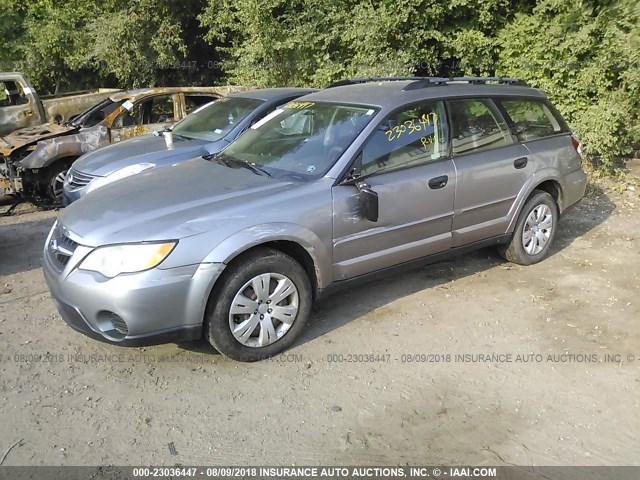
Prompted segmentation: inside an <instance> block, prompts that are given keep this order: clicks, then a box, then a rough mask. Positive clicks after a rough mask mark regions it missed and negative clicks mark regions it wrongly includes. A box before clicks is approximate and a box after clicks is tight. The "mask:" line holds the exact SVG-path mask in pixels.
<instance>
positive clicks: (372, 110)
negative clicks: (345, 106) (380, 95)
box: [366, 108, 375, 116]
mask: <svg viewBox="0 0 640 480" xmlns="http://www.w3.org/2000/svg"><path fill="white" fill-rule="evenodd" d="M374 111H375V110H374V109H373V108H372V109H371V110H367V113H366V115H367V116H369V115H373V112H374Z"/></svg>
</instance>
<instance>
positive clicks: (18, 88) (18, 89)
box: [0, 78, 31, 108]
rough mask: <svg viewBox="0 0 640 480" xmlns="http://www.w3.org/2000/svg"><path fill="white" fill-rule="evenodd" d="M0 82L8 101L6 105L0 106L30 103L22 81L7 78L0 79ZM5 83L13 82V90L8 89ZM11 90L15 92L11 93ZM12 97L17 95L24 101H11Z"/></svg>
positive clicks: (21, 105)
mask: <svg viewBox="0 0 640 480" xmlns="http://www.w3.org/2000/svg"><path fill="white" fill-rule="evenodd" d="M0 83H2V84H3V86H4V88H3V91H4V92H6V93H5V94H6V99H7V100H8V101H9V102H10V103H8V104H7V105H0V108H12V107H25V106H27V105H30V104H31V100H30V98H29V95H28V94H27V93H26V92H25V87H24V85H22V83H21V82H19V81H18V80H17V79H12V78H7V79H4V80H0ZM7 83H13V84H14V85H15V90H9V89H8V88H7ZM11 92H15V93H14V94H13V95H11ZM12 97H17V98H20V99H22V100H24V101H23V102H20V103H13V101H14V99H13V98H12Z"/></svg>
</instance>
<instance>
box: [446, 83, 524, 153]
mask: <svg viewBox="0 0 640 480" xmlns="http://www.w3.org/2000/svg"><path fill="white" fill-rule="evenodd" d="M495 98H502V97H496V96H495V95H491V96H485V95H465V96H460V97H447V98H446V99H445V104H446V108H447V115H448V118H449V122H450V123H449V125H450V126H449V128H452V126H453V121H452V120H451V102H457V101H468V100H480V101H483V102H488V103H489V105H490V106H492V107H493V110H494V112H492V113H497V114H498V117H499V118H498V119H497V120H501V121H502V123H503V125H504V126H506V127H507V133H508V138H510V139H511V143H509V144H506V145H500V146H499V147H494V148H487V149H483V150H473V151H470V152H464V153H458V154H455V153H454V152H453V142H452V141H451V137H452V136H453V135H452V133H453V130H451V132H450V135H449V138H450V141H449V148H450V152H451V158H461V157H464V156H466V155H477V154H479V153H487V152H495V151H497V150H501V149H503V148H509V147H513V146H514V145H517V144H518V143H519V141H518V139H517V138H515V136H514V135H513V133H512V131H511V126H510V125H509V123H508V122H507V119H506V118H505V116H504V113H503V112H502V109H501V108H500V106H499V105H498V104H497V102H495V101H494V99H495ZM505 98H511V97H506V96H505ZM514 98H515V97H514Z"/></svg>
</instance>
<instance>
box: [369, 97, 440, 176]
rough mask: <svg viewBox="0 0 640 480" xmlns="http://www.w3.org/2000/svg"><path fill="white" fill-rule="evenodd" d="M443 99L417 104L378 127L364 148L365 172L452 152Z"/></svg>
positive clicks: (414, 163)
mask: <svg viewBox="0 0 640 480" xmlns="http://www.w3.org/2000/svg"><path fill="white" fill-rule="evenodd" d="M447 147H448V127H447V122H446V115H445V110H444V105H443V103H442V102H429V103H421V104H418V105H413V106H411V107H409V108H406V109H404V110H401V111H398V112H395V113H393V114H391V115H390V116H389V117H387V118H386V119H385V120H383V121H382V123H381V124H380V125H379V126H378V128H377V130H376V131H375V132H374V133H373V135H372V136H371V137H370V138H369V139H368V140H367V143H366V144H365V146H364V149H363V150H362V170H361V174H362V175H369V174H371V173H375V172H380V171H383V170H385V171H386V170H392V169H396V168H402V167H406V166H411V165H418V164H422V163H426V162H430V161H433V160H437V159H439V158H442V157H446V156H447V155H448V151H447V150H448V148H447Z"/></svg>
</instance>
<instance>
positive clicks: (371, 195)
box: [356, 182, 379, 222]
mask: <svg viewBox="0 0 640 480" xmlns="http://www.w3.org/2000/svg"><path fill="white" fill-rule="evenodd" d="M356 187H357V189H358V196H359V201H360V214H361V215H362V216H363V217H364V218H366V219H367V220H369V221H370V222H377V221H378V216H379V203H378V194H377V193H376V192H375V191H373V190H372V189H371V187H370V186H369V185H368V184H367V183H365V182H358V183H356Z"/></svg>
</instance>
